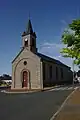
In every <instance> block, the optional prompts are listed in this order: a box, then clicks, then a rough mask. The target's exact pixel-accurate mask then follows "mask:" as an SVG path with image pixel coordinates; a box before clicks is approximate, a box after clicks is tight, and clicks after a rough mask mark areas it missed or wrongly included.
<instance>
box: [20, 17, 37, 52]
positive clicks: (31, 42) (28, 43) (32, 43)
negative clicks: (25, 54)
mask: <svg viewBox="0 0 80 120" xmlns="http://www.w3.org/2000/svg"><path fill="white" fill-rule="evenodd" d="M22 47H23V48H27V49H28V50H29V51H31V52H33V53H36V52H37V48H36V34H35V32H33V29H32V24H31V20H30V19H29V20H28V24H27V28H26V31H24V32H23V33H22Z"/></svg>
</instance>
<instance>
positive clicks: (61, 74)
mask: <svg viewBox="0 0 80 120" xmlns="http://www.w3.org/2000/svg"><path fill="white" fill-rule="evenodd" d="M60 71H61V79H63V69H62V68H60Z"/></svg>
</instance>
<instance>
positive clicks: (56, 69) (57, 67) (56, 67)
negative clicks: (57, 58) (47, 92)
mask: <svg viewBox="0 0 80 120" xmlns="http://www.w3.org/2000/svg"><path fill="white" fill-rule="evenodd" d="M56 79H58V67H56Z"/></svg>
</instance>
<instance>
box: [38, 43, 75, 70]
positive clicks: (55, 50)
mask: <svg viewBox="0 0 80 120" xmlns="http://www.w3.org/2000/svg"><path fill="white" fill-rule="evenodd" d="M63 47H64V45H63V44H61V43H59V44H57V43H49V42H45V43H43V44H42V45H41V46H40V49H39V52H40V53H43V54H45V55H48V56H50V57H53V58H54V59H57V60H60V61H61V62H63V63H64V64H66V65H68V66H70V67H71V68H72V59H71V58H64V57H62V55H61V54H60V50H61V49H62V48H63ZM75 70H77V67H75Z"/></svg>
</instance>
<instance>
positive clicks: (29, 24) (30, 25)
mask: <svg viewBox="0 0 80 120" xmlns="http://www.w3.org/2000/svg"><path fill="white" fill-rule="evenodd" d="M26 33H27V34H33V29H32V24H31V21H30V19H29V20H28V25H27V29H26Z"/></svg>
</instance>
